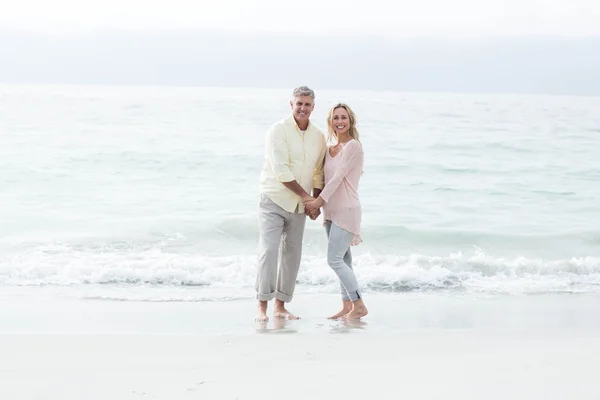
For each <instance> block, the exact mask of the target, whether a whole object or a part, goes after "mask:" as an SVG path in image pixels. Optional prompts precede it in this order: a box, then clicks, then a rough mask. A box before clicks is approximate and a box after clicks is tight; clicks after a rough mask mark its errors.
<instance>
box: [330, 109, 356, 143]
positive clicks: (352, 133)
mask: <svg viewBox="0 0 600 400" xmlns="http://www.w3.org/2000/svg"><path fill="white" fill-rule="evenodd" d="M338 108H343V109H344V110H346V112H347V113H348V119H349V120H350V129H349V130H348V134H349V135H350V137H351V138H352V139H356V140H358V129H356V114H354V111H352V109H351V108H350V107H348V105H347V104H344V103H338V104H336V105H335V106H333V107H332V108H331V110H329V114H328V115H327V130H328V131H329V141H330V142H331V143H335V142H336V141H337V133H335V129H333V113H334V112H335V110H337V109H338Z"/></svg>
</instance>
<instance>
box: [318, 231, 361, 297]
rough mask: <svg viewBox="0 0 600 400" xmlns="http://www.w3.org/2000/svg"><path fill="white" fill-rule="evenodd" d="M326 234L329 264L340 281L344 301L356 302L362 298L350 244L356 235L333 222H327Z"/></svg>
mask: <svg viewBox="0 0 600 400" xmlns="http://www.w3.org/2000/svg"><path fill="white" fill-rule="evenodd" d="M325 232H326V233H327V238H328V239H329V241H328V244H327V264H329V266H330V267H331V268H332V269H333V271H334V272H335V273H336V275H337V276H338V278H339V279H340V286H341V292H342V300H351V301H356V300H358V299H360V298H361V295H360V293H359V291H358V281H357V280H356V275H354V270H353V269H352V253H351V252H350V243H352V239H353V238H354V234H352V233H350V232H348V231H346V230H344V229H342V228H340V227H339V226H337V225H336V224H334V223H332V222H331V221H325Z"/></svg>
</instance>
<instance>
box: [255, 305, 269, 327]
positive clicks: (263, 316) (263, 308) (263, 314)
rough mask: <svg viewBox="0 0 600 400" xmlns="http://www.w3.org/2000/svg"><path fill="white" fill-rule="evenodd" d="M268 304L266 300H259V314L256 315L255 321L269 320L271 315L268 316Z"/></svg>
mask: <svg viewBox="0 0 600 400" xmlns="http://www.w3.org/2000/svg"><path fill="white" fill-rule="evenodd" d="M267 304H268V303H267V302H266V301H260V300H259V301H258V314H257V315H256V318H254V321H255V322H267V321H269V317H267Z"/></svg>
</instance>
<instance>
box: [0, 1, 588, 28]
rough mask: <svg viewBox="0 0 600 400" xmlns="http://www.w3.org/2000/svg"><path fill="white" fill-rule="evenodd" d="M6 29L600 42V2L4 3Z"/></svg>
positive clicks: (2, 16) (1, 18)
mask: <svg viewBox="0 0 600 400" xmlns="http://www.w3.org/2000/svg"><path fill="white" fill-rule="evenodd" d="M0 3H1V4H2V12H1V13H0V26H4V27H11V28H18V29H27V30H37V31H46V32H58V31H76V30H89V29H106V28H120V29H130V30H138V29H144V30H146V29H206V30H228V31H242V32H288V33H289V32H293V33H304V34H317V35H318V34H323V33H330V32H331V31H336V32H340V33H348V34H354V35H357V34H371V33H376V34H385V35H400V36H405V35H427V36H430V35H522V34H550V35H566V36H573V35H575V36H588V35H600V1H598V0H503V1H499V0H485V1H482V0H452V1H450V0H418V1H393V0H368V1H364V0H361V1H356V0H302V1H289V0H287V1H286V0H101V1H99V0H87V1H86V0H52V1H49V0H19V1H14V0H0Z"/></svg>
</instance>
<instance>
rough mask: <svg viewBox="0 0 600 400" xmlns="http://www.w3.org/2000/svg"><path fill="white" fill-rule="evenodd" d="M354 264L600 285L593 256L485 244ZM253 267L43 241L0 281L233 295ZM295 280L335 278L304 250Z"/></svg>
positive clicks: (397, 277) (402, 276)
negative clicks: (543, 254)
mask: <svg viewBox="0 0 600 400" xmlns="http://www.w3.org/2000/svg"><path fill="white" fill-rule="evenodd" d="M354 264H355V265H354V268H355V270H356V273H357V277H358V280H359V282H360V284H361V286H362V287H363V288H364V289H365V290H367V291H378V292H411V291H436V290H457V291H463V292H464V291H466V292H490V293H509V294H511V293H513V294H514V293H519V294H530V293H548V292H565V293H584V292H599V293H600V258H599V257H573V258H569V259H558V260H545V259H537V258H527V257H516V258H502V257H495V256H491V255H487V254H485V253H484V252H478V253H477V254H475V255H466V254H463V253H460V252H457V253H454V254H449V255H447V256H443V257H442V256H430V255H426V254H410V255H406V256H400V255H375V254H361V255H358V256H355V257H354ZM255 271H256V257H255V256H254V255H246V256H224V257H217V256H207V255H198V254H176V253H168V252H164V251H162V250H161V249H147V250H143V251H140V250H137V249H135V248H132V249H126V250H124V251H120V252H105V251H96V252H90V251H82V249H80V248H73V247H70V246H41V247H37V248H35V249H31V250H28V251H25V252H22V253H19V254H15V255H12V256H7V255H4V256H2V257H1V258H0V286H58V287H81V286H86V285H113V286H114V285H116V286H121V287H122V288H121V291H123V290H125V291H127V288H139V287H142V286H144V287H155V288H156V287H170V288H172V287H181V288H185V289H186V293H187V295H188V296H189V295H190V290H192V291H193V290H194V288H197V290H200V291H201V290H207V289H209V290H219V291H220V293H221V295H222V296H223V298H235V297H236V295H234V294H235V293H236V292H238V291H240V290H248V289H249V288H252V286H253V285H254V280H255ZM298 284H300V285H303V286H305V287H312V288H318V289H319V290H320V291H326V292H332V293H333V292H336V291H337V290H338V285H339V284H338V283H337V278H336V276H335V275H334V273H333V272H332V271H331V269H330V268H329V267H328V266H327V265H326V261H325V259H324V257H320V256H305V257H304V258H303V261H302V266H301V269H300V273H299V275H298ZM123 287H124V288H125V289H123ZM142 297H143V296H142ZM192 297H193V293H192ZM201 298H202V299H204V297H201ZM209 298H210V296H209ZM198 301H200V300H198ZM202 301H204V300H202Z"/></svg>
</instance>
